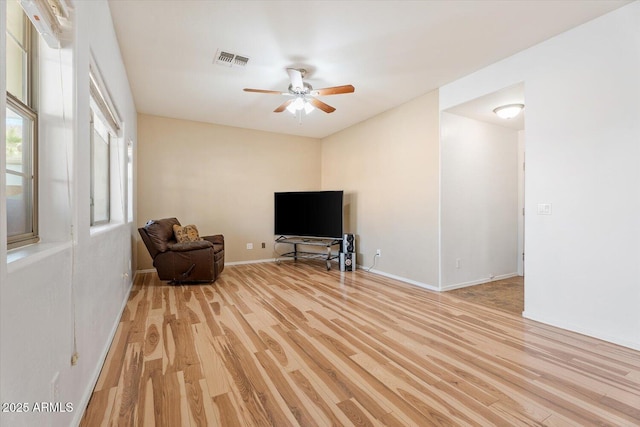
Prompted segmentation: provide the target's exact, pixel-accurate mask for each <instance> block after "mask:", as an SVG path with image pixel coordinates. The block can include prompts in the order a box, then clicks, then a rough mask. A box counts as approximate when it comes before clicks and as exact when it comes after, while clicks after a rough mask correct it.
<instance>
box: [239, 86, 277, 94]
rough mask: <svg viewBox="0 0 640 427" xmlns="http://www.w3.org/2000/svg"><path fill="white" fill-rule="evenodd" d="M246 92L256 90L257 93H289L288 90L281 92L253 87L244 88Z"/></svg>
mask: <svg viewBox="0 0 640 427" xmlns="http://www.w3.org/2000/svg"><path fill="white" fill-rule="evenodd" d="M242 90H244V91H245V92H256V93H269V94H273V95H288V93H287V92H280V91H277V90H266V89H251V88H247V87H246V88H244V89H242Z"/></svg>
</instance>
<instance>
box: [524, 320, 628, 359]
mask: <svg viewBox="0 0 640 427" xmlns="http://www.w3.org/2000/svg"><path fill="white" fill-rule="evenodd" d="M522 317H524V318H525V319H529V320H533V321H536V322H540V323H544V324H545V325H550V326H553V327H556V328H560V329H565V330H567V331H572V332H576V333H578V334H582V335H586V336H588V337H592V338H596V339H599V340H603V341H607V342H610V343H613V344H617V345H621V346H623V347H627V348H630V349H633V350H638V351H640V341H633V340H632V341H629V340H628V339H625V338H621V337H618V336H612V335H609V334H603V333H601V332H600V331H595V330H593V329H591V328H585V327H582V326H580V325H577V324H575V323H572V322H570V321H567V320H565V319H558V318H557V317H554V316H549V315H547V314H545V313H535V312H534V313H532V312H531V311H526V310H525V311H523V312H522Z"/></svg>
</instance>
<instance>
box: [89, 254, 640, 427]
mask: <svg viewBox="0 0 640 427" xmlns="http://www.w3.org/2000/svg"><path fill="white" fill-rule="evenodd" d="M639 408H640V352H636V351H632V350H630V349H625V348H623V347H619V346H615V345H612V344H608V343H604V342H602V341H598V340H595V339H591V338H587V337H584V336H581V335H577V334H573V333H570V332H567V331H563V330H560V329H555V328H552V327H549V326H545V325H542V324H538V323H535V322H531V321H527V320H526V319H523V318H521V317H520V316H519V315H512V314H510V313H507V312H504V311H500V310H493V309H490V308H486V307H482V306H479V305H477V304H472V303H469V302H466V301H464V300H461V299H458V298H456V297H454V296H451V295H447V294H446V293H444V294H443V293H434V292H429V291H426V290H423V289H420V288H416V287H413V286H410V285H407V284H403V283H400V282H396V281H393V280H390V279H387V278H384V277H381V276H376V275H374V274H372V273H366V272H363V271H358V272H355V273H341V272H339V271H336V270H332V271H329V272H327V271H326V270H325V268H324V266H323V264H322V263H315V262H298V263H293V262H286V263H282V264H280V265H278V264H275V263H266V264H251V265H242V266H227V267H226V268H225V271H224V273H223V274H222V276H221V277H220V278H219V279H218V280H217V282H216V283H214V284H211V285H190V286H168V285H166V284H165V283H162V282H160V281H158V279H157V276H155V274H144V275H140V276H137V277H136V281H135V284H134V288H133V291H132V293H131V296H130V299H129V302H128V304H127V307H126V309H125V312H124V314H123V317H122V319H121V322H120V325H119V328H118V330H117V333H116V336H115V339H114V342H113V344H112V347H111V350H110V351H109V354H108V356H107V360H106V362H105V365H104V368H103V371H102V373H101V375H100V378H99V380H98V383H97V386H96V388H95V391H94V393H93V395H92V398H91V401H90V403H89V405H88V408H87V410H86V412H85V416H84V418H83V420H82V426H91V427H94V426H101V425H114V426H125V425H126V426H129V425H137V426H153V425H158V426H170V427H175V426H216V425H220V426H225V427H227V426H269V425H271V426H290V425H291V426H295V425H301V426H316V425H317V426H331V425H336V426H340V425H345V426H350V425H356V426H380V425H389V426H431V425H438V426H446V425H455V426H490V425H494V426H520V425H527V426H531V425H548V426H596V425H598V426H603V425H611V426H632V425H640V409H639Z"/></svg>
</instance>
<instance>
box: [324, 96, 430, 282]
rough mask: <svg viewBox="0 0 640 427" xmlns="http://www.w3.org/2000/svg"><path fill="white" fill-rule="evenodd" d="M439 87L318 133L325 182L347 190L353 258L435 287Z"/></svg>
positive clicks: (362, 263) (388, 272)
mask: <svg viewBox="0 0 640 427" xmlns="http://www.w3.org/2000/svg"><path fill="white" fill-rule="evenodd" d="M438 117H439V110H438V93H437V91H434V92H431V93H428V94H426V95H423V96H421V97H419V98H416V99H414V100H413V101H410V102H408V103H406V104H404V105H401V106H400V107H397V108H394V109H392V110H389V111H387V112H385V113H383V114H380V115H379V116H376V117H374V118H372V119H369V120H367V121H364V122H362V123H359V124H358V125H355V126H352V127H350V128H348V129H346V130H344V131H342V132H339V133H337V134H334V135H332V136H330V137H328V138H326V139H324V140H323V146H322V188H323V189H343V190H345V194H346V198H347V203H348V206H347V207H346V213H347V218H346V219H345V221H348V222H347V223H346V225H345V229H346V230H347V231H350V232H353V233H355V234H356V235H357V243H358V248H357V263H358V264H359V265H362V266H364V267H367V268H368V267H371V265H372V264H373V257H374V255H375V253H376V249H381V251H382V256H381V257H380V258H379V259H378V260H377V261H376V266H375V268H374V270H376V271H379V272H384V273H386V274H389V275H394V276H398V277H402V278H404V279H409V280H411V281H415V282H418V283H420V284H426V285H430V286H433V287H437V286H438V283H439V279H438V275H439V270H438V265H439V261H438V205H439V200H438V199H439V182H438V179H439V178H438V177H439V130H438V128H439V122H438Z"/></svg>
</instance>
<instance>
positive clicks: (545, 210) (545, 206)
mask: <svg viewBox="0 0 640 427" xmlns="http://www.w3.org/2000/svg"><path fill="white" fill-rule="evenodd" d="M538 215H551V203H538Z"/></svg>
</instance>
